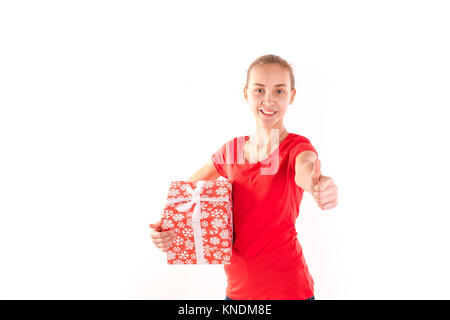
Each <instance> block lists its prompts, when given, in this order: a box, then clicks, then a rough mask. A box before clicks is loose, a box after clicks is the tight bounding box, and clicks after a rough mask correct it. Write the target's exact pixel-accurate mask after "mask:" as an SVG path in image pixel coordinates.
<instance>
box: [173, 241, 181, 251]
mask: <svg viewBox="0 0 450 320" xmlns="http://www.w3.org/2000/svg"><path fill="white" fill-rule="evenodd" d="M172 243H173V242H172ZM180 250H181V249H180V247H174V248H173V251H175V252H180Z"/></svg>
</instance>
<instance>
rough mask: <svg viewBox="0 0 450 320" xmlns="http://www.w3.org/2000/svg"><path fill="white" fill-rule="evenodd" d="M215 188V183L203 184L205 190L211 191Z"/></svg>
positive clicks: (207, 182)
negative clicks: (210, 189)
mask: <svg viewBox="0 0 450 320" xmlns="http://www.w3.org/2000/svg"><path fill="white" fill-rule="evenodd" d="M212 187H214V181H206V182H205V183H203V189H209V188H212Z"/></svg>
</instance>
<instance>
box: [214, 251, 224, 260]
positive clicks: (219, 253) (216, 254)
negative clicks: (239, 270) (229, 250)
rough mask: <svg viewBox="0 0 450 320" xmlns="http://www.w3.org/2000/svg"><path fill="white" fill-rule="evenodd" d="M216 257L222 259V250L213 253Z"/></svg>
mask: <svg viewBox="0 0 450 320" xmlns="http://www.w3.org/2000/svg"><path fill="white" fill-rule="evenodd" d="M213 256H214V258H216V259H217V260H220V259H221V258H222V252H220V251H216V252H214V254H213Z"/></svg>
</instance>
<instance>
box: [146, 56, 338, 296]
mask: <svg viewBox="0 0 450 320" xmlns="http://www.w3.org/2000/svg"><path fill="white" fill-rule="evenodd" d="M295 94H296V90H295V81H294V75H293V71H292V68H291V66H290V65H289V64H288V63H287V62H286V61H285V60H284V59H282V58H281V57H279V56H275V55H265V56H262V57H259V58H258V59H256V60H255V61H254V62H253V63H252V64H251V65H250V67H249V68H248V71H247V82H246V85H245V87H244V99H245V101H246V102H247V103H248V104H249V105H250V109H251V112H252V113H253V116H254V118H255V120H256V128H257V130H256V132H255V133H253V135H251V136H243V137H235V138H233V139H231V140H229V141H227V142H226V143H225V144H224V145H223V146H222V147H221V148H220V149H219V150H217V152H215V153H214V154H213V155H212V156H211V159H210V160H209V161H208V162H207V163H206V164H205V165H204V166H203V167H201V168H200V169H199V170H198V171H197V172H195V173H194V174H193V175H192V176H191V177H190V178H189V181H196V180H215V179H217V178H219V177H220V176H223V177H225V178H227V179H231V180H232V181H233V227H234V242H233V248H232V256H231V263H230V264H226V265H224V268H225V272H226V275H227V282H228V285H227V289H226V299H237V300H247V299H251V300H272V299H273V300H274V299H276V300H293V299H296V300H300V299H302V300H304V299H314V282H313V279H312V277H311V275H310V273H309V270H308V267H307V264H306V262H305V259H304V256H303V252H302V248H301V246H300V243H299V241H298V238H297V232H296V230H295V221H296V219H297V217H298V214H299V206H300V203H301V200H302V198H303V192H304V191H307V192H309V193H311V195H312V196H313V198H314V199H315V201H316V203H317V205H318V206H319V207H320V208H321V209H322V210H327V209H332V208H334V207H335V206H336V205H337V198H338V197H337V186H336V185H335V183H334V181H333V179H332V178H331V177H327V176H324V175H322V174H321V171H320V161H319V159H318V154H317V151H316V149H315V148H314V147H313V146H312V144H311V142H310V141H309V139H307V138H306V137H304V136H301V135H299V134H295V133H289V132H288V131H287V130H286V128H285V127H284V125H283V119H284V117H285V114H286V111H287V108H288V105H291V104H292V103H293V101H294V97H295ZM261 150H262V152H261ZM150 227H151V228H152V229H153V230H152V232H151V237H152V239H153V242H154V244H155V245H156V246H157V247H158V248H160V249H161V250H163V251H167V249H168V248H169V246H170V243H171V241H172V240H173V239H174V236H175V235H174V234H173V233H172V232H171V231H166V232H161V222H160V221H159V222H157V223H154V224H150Z"/></svg>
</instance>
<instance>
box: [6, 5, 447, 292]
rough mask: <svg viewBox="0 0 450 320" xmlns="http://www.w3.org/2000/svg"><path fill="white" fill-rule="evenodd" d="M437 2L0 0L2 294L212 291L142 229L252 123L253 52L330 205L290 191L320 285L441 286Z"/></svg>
mask: <svg viewBox="0 0 450 320" xmlns="http://www.w3.org/2000/svg"><path fill="white" fill-rule="evenodd" d="M445 4H446V2H445V1H393V0H390V1H279V0H277V1H261V0H258V1H239V2H238V1H227V2H218V1H176V2H175V1H158V2H153V1H92V0H91V1H3V2H1V4H0V46H1V48H0V298H2V299H223V298H224V296H225V287H226V279H225V274H224V271H223V267H222V266H168V265H167V264H166V260H165V259H166V258H165V254H163V253H162V252H160V251H158V250H157V249H156V248H155V247H154V246H153V244H152V242H151V240H150V228H149V226H148V225H149V223H151V222H155V221H157V220H159V217H160V212H161V209H162V207H163V203H164V200H165V197H166V193H167V188H168V184H169V181H170V180H178V179H186V178H188V177H189V176H191V175H192V173H194V172H195V171H196V170H197V169H198V168H199V167H200V166H201V165H203V164H204V163H205V162H206V161H207V160H208V158H209V157H210V156H211V154H212V153H213V152H215V151H216V150H217V149H218V148H219V147H221V146H222V144H223V143H225V141H227V140H229V139H231V138H233V137H235V136H238V135H248V134H252V133H253V132H254V130H255V123H254V120H253V117H252V115H251V113H250V110H249V108H248V105H247V104H246V103H245V101H244V99H243V94H242V88H243V86H244V83H245V76H246V69H247V67H248V66H249V65H250V63H251V62H252V61H253V60H254V59H256V58H257V57H259V56H261V55H264V54H269V53H270V54H277V55H280V56H281V57H283V58H285V59H286V60H287V61H288V62H290V63H292V64H293V67H294V72H295V75H296V81H297V91H298V92H297V97H296V99H295V101H294V104H293V105H291V106H289V110H288V113H287V114H286V116H285V125H286V128H287V129H288V131H289V132H294V133H297V134H301V135H304V136H306V137H308V138H309V139H310V140H311V142H312V144H313V145H314V146H315V147H316V149H317V150H318V152H319V155H320V159H321V161H322V173H323V174H324V175H328V176H332V177H333V178H334V179H335V182H336V184H337V185H338V187H339V197H340V198H339V204H338V207H336V208H335V209H332V210H327V211H322V210H320V209H319V208H318V207H316V205H315V202H314V201H313V199H312V197H311V196H310V195H309V194H305V197H304V201H303V202H302V204H301V206H300V217H299V219H298V223H297V230H298V232H299V240H300V243H301V244H302V246H303V249H304V254H305V258H306V261H307V263H308V265H309V268H310V271H311V273H312V276H313V278H314V280H315V284H316V286H315V289H316V292H315V293H316V298H317V299H434V298H437V299H449V298H450V294H449V291H448V288H449V286H450V276H449V274H448V270H449V269H450V257H449V253H448V252H449V250H448V247H449V244H450V237H449V235H448V234H447V230H448V226H449V223H450V217H449V213H450V212H449V205H448V192H447V191H448V190H449V188H448V185H449V182H448V181H449V170H448V163H449V160H450V158H449V152H448V143H447V141H446V138H447V137H448V136H449V131H448V129H447V128H446V127H445V126H446V125H447V122H448V119H449V116H448V110H449V108H450V98H449V87H450V63H449V59H448V57H449V56H450V47H449V41H448V39H449V31H448V30H450V20H449V19H448V14H449V10H448V8H447V7H446V6H445Z"/></svg>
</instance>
